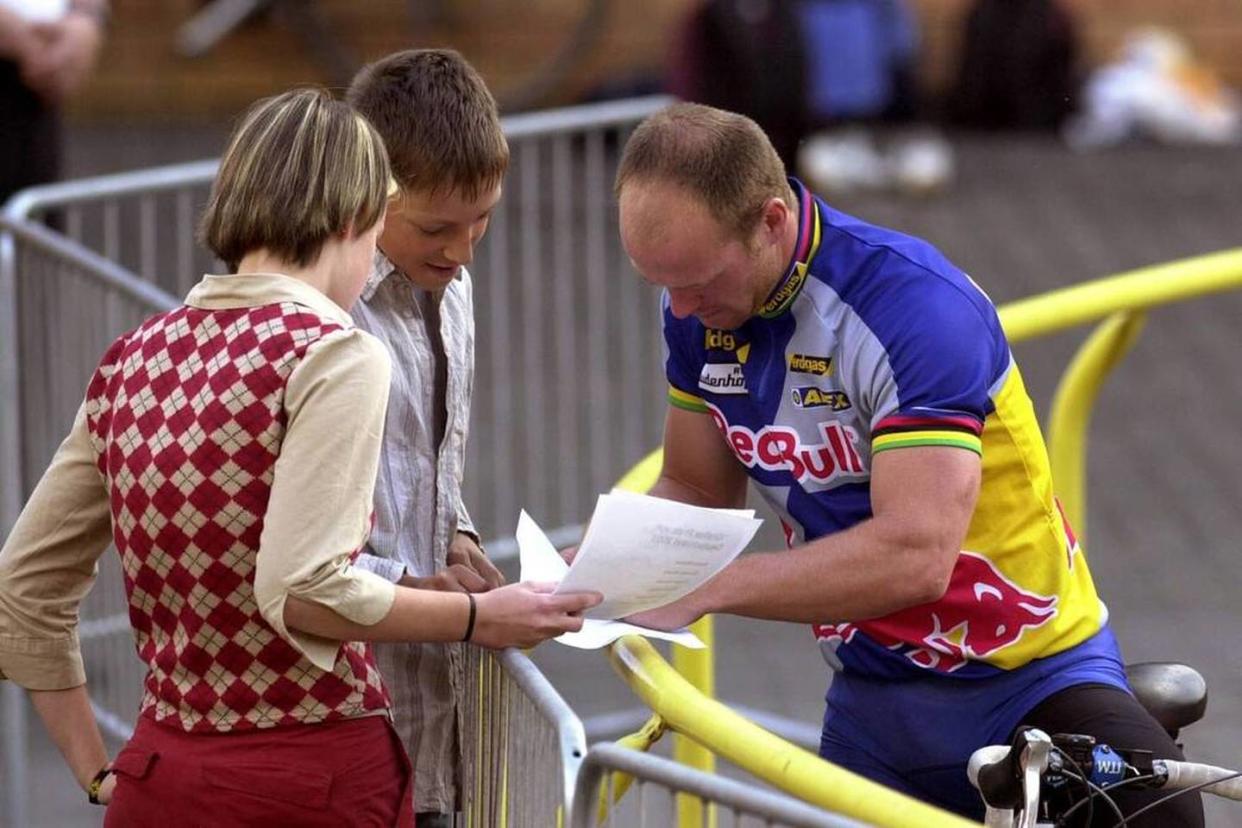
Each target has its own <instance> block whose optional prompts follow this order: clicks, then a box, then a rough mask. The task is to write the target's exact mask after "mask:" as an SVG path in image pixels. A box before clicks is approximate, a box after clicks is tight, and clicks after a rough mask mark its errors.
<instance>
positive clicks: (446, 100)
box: [345, 49, 509, 201]
mask: <svg viewBox="0 0 1242 828" xmlns="http://www.w3.org/2000/svg"><path fill="white" fill-rule="evenodd" d="M345 98H346V100H348V101H349V103H350V104H351V105H352V106H353V107H354V108H355V109H356V110H358V111H359V112H361V113H362V115H363V117H365V118H366V119H367V120H368V121H370V122H371V123H372V124H373V125H374V126H375V128H376V129H377V130H379V133H380V135H382V136H384V144H385V146H387V147H388V156H389V158H391V159H392V168H393V175H394V176H395V177H396V179H397V184H399V185H400V186H401V189H403V190H405V191H407V192H424V193H433V194H434V193H444V192H454V191H455V192H458V193H461V194H462V195H463V196H464V197H465V198H466V199H467V200H470V201H473V200H474V199H476V198H478V197H479V195H481V194H482V193H485V192H488V191H489V190H491V189H492V188H494V187H496V186H497V185H498V184H500V182H501V180H502V179H503V178H504V175H505V171H506V170H507V169H508V167H509V144H508V142H507V141H506V140H505V135H504V131H503V130H502V129H501V127H500V114H499V112H498V111H497V109H496V100H495V98H493V97H492V93H491V92H489V91H488V89H487V85H486V84H485V83H483V78H482V77H480V75H479V73H478V72H476V71H475V69H474V67H473V66H471V65H470V64H469V63H467V62H466V59H465V58H463V57H462V56H461V55H460V54H458V53H457V52H455V51H453V50H452V49H410V50H407V51H404V52H396V53H394V54H391V55H389V56H387V57H385V58H382V59H380V60H378V61H376V62H375V63H372V64H369V65H367V66H364V67H363V68H362V69H361V70H359V72H358V74H357V75H356V76H355V77H354V79H353V82H352V83H350V85H349V91H348V92H347V93H346V95H345Z"/></svg>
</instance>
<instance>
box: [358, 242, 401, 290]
mask: <svg viewBox="0 0 1242 828" xmlns="http://www.w3.org/2000/svg"><path fill="white" fill-rule="evenodd" d="M396 272H397V266H396V265H395V264H393V263H392V260H391V259H389V258H388V257H387V256H385V255H384V251H383V250H380V249H379V247H376V248H375V256H374V257H372V259H371V275H369V276H367V282H366V284H365V285H363V286H362V299H363V301H366V302H370V301H371V297H373V296H374V295H375V291H377V290H379V286H380V285H381V284H382V283H383V282H384V280H385V279H387V278H388V277H389V276H391V275H392V274H394V273H396Z"/></svg>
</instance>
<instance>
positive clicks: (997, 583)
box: [814, 552, 1057, 673]
mask: <svg viewBox="0 0 1242 828" xmlns="http://www.w3.org/2000/svg"><path fill="white" fill-rule="evenodd" d="M1056 614H1057V596H1055V595H1039V594H1037V593H1034V592H1029V591H1027V590H1025V589H1023V588H1022V587H1020V586H1018V585H1017V584H1016V583H1014V582H1013V581H1011V580H1010V579H1009V578H1007V577H1005V575H1003V574H1002V573H1001V571H1000V570H999V569H997V568H996V565H995V564H993V563H992V561H990V560H989V559H988V558H986V557H985V556H983V555H979V554H977V553H974V552H962V553H961V554H960V555H959V556H958V559H957V564H956V565H955V566H954V568H953V574H952V576H951V578H950V580H949V588H948V590H947V591H946V592H945V594H944V597H943V598H941V599H940V600H939V601H935V602H933V603H930V604H920V605H919V606H916V607H908V608H906V609H904V610H901V611H899V612H895V613H892V614H891V615H886V616H884V617H883V618H877V619H873V620H871V621H860V622H858V623H857V624H852V623H848V622H847V623H841V624H817V625H815V626H814V631H815V637H816V638H817V639H818V640H819V642H820V644H821V646H823V647H826V648H827V649H828V650H829V651H835V650H836V648H837V647H839V646H841V645H842V644H849V643H850V641H852V640H853V638H854V636H855V635H856V634H857V632H858V631H859V630H861V631H862V632H864V633H865V634H866V635H867V636H868V637H870V638H871V639H872V640H873V641H875V642H876V643H878V644H880V645H882V646H884V647H888V648H889V649H891V650H894V651H896V652H899V653H901V654H902V655H904V656H905V657H906V658H907V659H909V660H910V662H911V663H913V664H915V665H916V666H918V667H922V668H924V669H926V670H934V671H936V672H940V673H952V672H954V671H956V670H959V669H961V668H962V667H963V666H965V665H966V664H968V663H969V662H970V661H982V660H986V659H987V657H988V656H991V655H994V654H996V653H998V652H1000V651H1001V650H1003V649H1005V648H1006V647H1009V646H1011V645H1013V644H1015V643H1017V642H1018V641H1019V640H1020V639H1021V638H1022V636H1023V635H1025V634H1026V632H1027V631H1028V630H1032V629H1036V628H1038V627H1041V626H1043V625H1044V624H1047V623H1048V622H1049V621H1051V620H1052V619H1053V618H1055V617H1056Z"/></svg>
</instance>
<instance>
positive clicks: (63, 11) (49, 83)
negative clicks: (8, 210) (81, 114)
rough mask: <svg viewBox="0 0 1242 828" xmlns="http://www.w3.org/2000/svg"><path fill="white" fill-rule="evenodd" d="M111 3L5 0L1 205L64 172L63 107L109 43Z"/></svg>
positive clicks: (1, 3)
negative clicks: (106, 39)
mask: <svg viewBox="0 0 1242 828" xmlns="http://www.w3.org/2000/svg"><path fill="white" fill-rule="evenodd" d="M107 16H108V3H107V0H71V2H68V3H64V2H56V1H55V0H42V2H36V0H0V204H3V203H4V202H5V201H7V200H8V198H9V196H11V195H12V194H13V193H15V192H17V191H18V190H21V189H23V188H25V187H31V186H34V185H36V184H43V183H46V182H49V181H54V180H55V179H56V178H58V177H59V175H60V155H61V123H60V107H61V104H62V103H63V102H64V100H65V99H66V98H67V97H68V96H69V95H71V94H73V92H75V91H76V90H77V89H78V88H79V87H81V85H82V83H83V82H84V81H85V80H86V78H87V76H88V75H89V74H90V72H91V70H92V69H93V68H94V66H95V61H96V58H97V57H98V55H99V48H100V46H101V45H102V43H103V33H104V25H105V23H106V21H107Z"/></svg>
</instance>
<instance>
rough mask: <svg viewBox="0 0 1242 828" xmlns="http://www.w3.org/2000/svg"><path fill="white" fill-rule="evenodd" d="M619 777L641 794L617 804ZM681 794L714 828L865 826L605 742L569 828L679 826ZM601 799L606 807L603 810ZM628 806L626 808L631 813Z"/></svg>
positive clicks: (594, 753)
mask: <svg viewBox="0 0 1242 828" xmlns="http://www.w3.org/2000/svg"><path fill="white" fill-rule="evenodd" d="M618 773H620V774H624V775H625V776H627V777H629V778H630V779H633V780H634V787H635V788H637V790H635V791H634V792H633V793H632V794H630V795H629V797H628V799H627V800H623V801H622V802H618V800H617V798H616V797H615V796H613V795H612V791H611V790H610V789H611V788H612V780H613V778H614V776H616V774H618ZM648 788H655V789H658V790H659V791H660V792H661V793H663V794H664V796H663V797H660V798H659V801H657V797H655V796H648V795H647V789H648ZM601 793H602V794H603V796H602V797H601ZM677 794H680V795H682V796H685V795H690V796H693V797H695V798H696V799H698V801H699V803H700V804H701V806H704V807H703V810H704V811H709V812H714V816H715V822H714V823H713V824H714V825H716V826H717V828H729V823H725V820H724V818H725V817H726V816H729V817H731V818H732V819H731V824H732V825H733V826H737V828H741V826H744V825H754V824H759V825H764V826H772V828H861V826H862V823H859V822H855V821H854V820H851V819H847V818H845V817H843V816H840V815H835V814H830V813H827V812H826V811H822V810H819V809H817V808H813V807H811V806H809V805H807V804H806V803H803V802H799V801H798V800H796V799H792V798H790V797H788V796H784V795H782V794H778V793H773V792H770V791H765V790H763V789H761V788H756V787H755V786H753V785H744V784H742V783H739V782H736V781H734V780H732V779H726V778H724V777H720V776H715V775H713V774H708V773H703V772H701V771H697V770H694V769H693V768H687V767H686V766H685V765H681V764H678V763H676V762H671V761H669V760H667V759H664V758H662V757H659V756H651V755H649V754H646V753H642V752H640V751H636V750H631V749H629V748H624V747H621V746H619V745H614V744H609V743H607V742H604V743H600V744H596V745H592V746H591V749H590V751H589V752H588V753H587V756H586V760H585V761H584V762H583V763H582V768H581V770H580V771H579V773H578V784H577V793H576V794H575V797H574V800H575V801H574V808H573V816H572V819H570V820H569V825H570V828H594V826H597V825H605V824H607V825H618V824H627V825H633V824H636V823H637V824H641V825H652V826H655V825H661V826H667V825H672V824H673V823H674V822H675V821H676V812H677V806H676V798H677V797H676V795H677ZM601 799H602V802H603V803H604V804H603V806H602V807H601V805H600V802H601ZM623 803H624V804H623ZM625 805H628V810H627V809H626V808H625V807H624V806H625ZM635 810H637V811H638V813H637V814H636V815H635V814H632V813H631V812H632V811H635ZM601 811H602V817H603V818H601ZM621 816H626V817H628V819H627V821H626V822H625V823H620V822H618V821H617V820H618V819H619V818H620V817H621Z"/></svg>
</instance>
